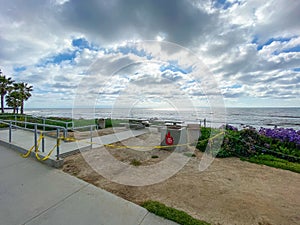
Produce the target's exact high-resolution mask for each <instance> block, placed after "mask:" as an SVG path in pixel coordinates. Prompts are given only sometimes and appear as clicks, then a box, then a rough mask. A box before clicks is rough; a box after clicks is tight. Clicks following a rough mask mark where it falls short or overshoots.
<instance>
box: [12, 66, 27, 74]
mask: <svg viewBox="0 0 300 225" xmlns="http://www.w3.org/2000/svg"><path fill="white" fill-rule="evenodd" d="M25 70H26V66H19V67H14V71H15V72H17V73H19V72H23V71H25Z"/></svg>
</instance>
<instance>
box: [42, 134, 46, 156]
mask: <svg viewBox="0 0 300 225" xmlns="http://www.w3.org/2000/svg"><path fill="white" fill-rule="evenodd" d="M42 152H45V138H44V133H42Z"/></svg>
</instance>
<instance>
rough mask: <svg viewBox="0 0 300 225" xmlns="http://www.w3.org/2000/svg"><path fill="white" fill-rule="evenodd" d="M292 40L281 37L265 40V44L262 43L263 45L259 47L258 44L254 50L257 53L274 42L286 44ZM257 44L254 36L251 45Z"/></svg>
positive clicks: (256, 38)
mask: <svg viewBox="0 0 300 225" xmlns="http://www.w3.org/2000/svg"><path fill="white" fill-rule="evenodd" d="M292 38H293V37H288V38H283V37H278V38H270V39H269V40H267V41H266V42H265V43H263V44H261V45H260V44H259V45H257V48H256V49H257V50H258V51H259V50H261V49H262V48H263V47H264V46H266V45H270V44H272V43H273V42H274V41H280V42H287V41H290V40H291V39H292ZM257 42H258V37H257V36H255V37H254V39H253V41H252V43H255V44H257Z"/></svg>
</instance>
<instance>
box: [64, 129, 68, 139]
mask: <svg viewBox="0 0 300 225" xmlns="http://www.w3.org/2000/svg"><path fill="white" fill-rule="evenodd" d="M67 136H68V129H64V138H67Z"/></svg>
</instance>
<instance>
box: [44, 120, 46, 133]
mask: <svg viewBox="0 0 300 225" xmlns="http://www.w3.org/2000/svg"><path fill="white" fill-rule="evenodd" d="M45 124H46V119H45V118H43V131H45Z"/></svg>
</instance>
